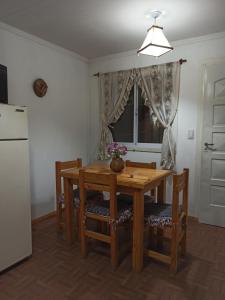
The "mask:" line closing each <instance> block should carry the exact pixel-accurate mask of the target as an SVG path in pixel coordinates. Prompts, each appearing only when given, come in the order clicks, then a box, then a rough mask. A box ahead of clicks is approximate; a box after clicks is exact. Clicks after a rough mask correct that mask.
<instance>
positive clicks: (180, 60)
mask: <svg viewBox="0 0 225 300" xmlns="http://www.w3.org/2000/svg"><path fill="white" fill-rule="evenodd" d="M186 62H187V60H186V59H183V58H181V59H179V63H180V64H181V65H182V64H183V63H186ZM99 75H100V73H99V72H98V73H95V74H93V76H96V77H99Z"/></svg>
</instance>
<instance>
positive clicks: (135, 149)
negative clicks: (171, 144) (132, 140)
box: [127, 146, 162, 153]
mask: <svg viewBox="0 0 225 300" xmlns="http://www.w3.org/2000/svg"><path fill="white" fill-rule="evenodd" d="M127 150H128V152H149V153H161V152H162V151H161V147H157V148H151V147H148V148H144V147H140V146H128V147H127Z"/></svg>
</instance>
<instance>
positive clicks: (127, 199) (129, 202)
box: [117, 194, 155, 205]
mask: <svg viewBox="0 0 225 300" xmlns="http://www.w3.org/2000/svg"><path fill="white" fill-rule="evenodd" d="M117 199H118V200H119V201H121V202H124V203H126V204H127V205H133V196H132V195H126V194H120V195H118V196H117ZM144 202H145V203H153V202H155V197H153V196H149V195H144Z"/></svg>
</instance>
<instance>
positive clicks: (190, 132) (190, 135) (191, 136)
mask: <svg viewBox="0 0 225 300" xmlns="http://www.w3.org/2000/svg"><path fill="white" fill-rule="evenodd" d="M194 137H195V131H194V129H188V132H187V138H188V139H189V140H193V139H194Z"/></svg>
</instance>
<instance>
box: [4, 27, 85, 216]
mask: <svg viewBox="0 0 225 300" xmlns="http://www.w3.org/2000/svg"><path fill="white" fill-rule="evenodd" d="M0 41H1V43H0V64H3V65H6V66H7V67H8V94H9V103H10V104H17V105H26V106H28V108H29V110H28V111H29V137H30V169H31V198H32V199H31V203H32V216H33V218H35V217H38V216H40V215H43V214H46V213H48V212H51V211H53V210H54V207H55V200H54V198H55V180H54V176H55V172H54V162H55V161H56V160H70V159H74V158H77V157H82V158H83V160H84V162H86V161H87V140H88V126H89V124H88V118H87V111H88V97H89V95H88V64H87V61H85V59H83V58H82V57H79V56H78V55H76V54H73V53H70V52H69V51H66V50H63V49H61V48H59V47H57V46H53V45H51V44H50V43H47V42H44V41H42V40H40V39H38V38H35V37H33V36H30V35H28V34H25V33H22V32H21V31H18V30H16V29H13V28H11V27H9V26H6V25H4V24H0ZM37 78H43V79H44V80H45V81H46V82H47V84H48V92H47V94H46V96H45V97H43V98H38V97H37V96H35V94H34V92H33V90H32V84H33V81H34V80H35V79H37ZM18 176H19V170H18ZM12 188H13V187H12Z"/></svg>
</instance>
